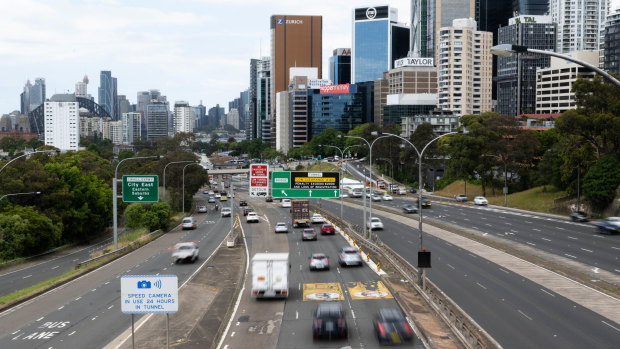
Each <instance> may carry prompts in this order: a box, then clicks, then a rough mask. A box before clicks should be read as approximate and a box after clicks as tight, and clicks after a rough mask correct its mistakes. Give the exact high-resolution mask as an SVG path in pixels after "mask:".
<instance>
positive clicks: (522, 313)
mask: <svg viewBox="0 0 620 349" xmlns="http://www.w3.org/2000/svg"><path fill="white" fill-rule="evenodd" d="M519 313H521V315H523V316H525V317H526V318H528V319H529V320H532V318H531V317H529V316H527V315H526V314H525V313H524V312H522V311H521V310H519Z"/></svg>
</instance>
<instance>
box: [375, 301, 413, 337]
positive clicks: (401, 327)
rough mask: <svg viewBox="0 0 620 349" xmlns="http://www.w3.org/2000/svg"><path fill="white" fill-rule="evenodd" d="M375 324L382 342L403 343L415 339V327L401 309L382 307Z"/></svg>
mask: <svg viewBox="0 0 620 349" xmlns="http://www.w3.org/2000/svg"><path fill="white" fill-rule="evenodd" d="M373 324H374V327H375V332H376V334H377V339H379V343H380V344H401V343H408V342H412V341H413V328H411V325H409V322H407V319H406V318H405V315H403V312H402V311H400V310H399V309H395V308H380V309H379V311H378V312H377V316H376V317H375V320H374V321H373Z"/></svg>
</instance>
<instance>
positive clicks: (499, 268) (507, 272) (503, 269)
mask: <svg viewBox="0 0 620 349" xmlns="http://www.w3.org/2000/svg"><path fill="white" fill-rule="evenodd" d="M498 269H499V270H501V271H503V272H504V273H506V274H510V273H509V272H507V271H506V270H504V269H502V268H498Z"/></svg>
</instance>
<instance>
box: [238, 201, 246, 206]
mask: <svg viewBox="0 0 620 349" xmlns="http://www.w3.org/2000/svg"><path fill="white" fill-rule="evenodd" d="M247 205H248V203H247V202H246V201H245V200H239V206H247Z"/></svg>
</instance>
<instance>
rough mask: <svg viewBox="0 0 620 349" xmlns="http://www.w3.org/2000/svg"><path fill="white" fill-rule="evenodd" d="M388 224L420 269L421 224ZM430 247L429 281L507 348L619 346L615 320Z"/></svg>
mask: <svg viewBox="0 0 620 349" xmlns="http://www.w3.org/2000/svg"><path fill="white" fill-rule="evenodd" d="M322 206H323V207H325V208H326V209H328V210H330V211H332V212H339V203H337V202H335V201H327V200H323V202H322ZM431 210H433V208H431ZM426 211H428V210H425V212H426ZM373 214H374V215H375V216H379V217H381V216H382V215H383V213H382V212H378V211H375V213H373ZM345 216H346V217H347V219H349V220H350V221H353V222H355V221H356V220H357V221H358V222H361V220H362V211H361V207H359V206H355V207H349V206H348V205H347V207H345ZM382 220H383V223H384V225H385V229H384V230H383V231H380V232H378V234H379V236H380V238H381V240H382V241H383V242H385V243H386V244H387V245H388V246H389V247H391V248H392V249H393V250H394V251H395V252H397V253H399V254H400V255H401V256H403V257H405V258H406V259H408V260H409V262H410V263H411V264H413V265H415V264H416V260H417V256H416V254H415V251H417V250H418V231H417V229H415V228H413V227H417V223H416V221H415V220H413V219H407V218H404V217H402V216H398V218H397V219H390V218H382ZM424 247H425V248H427V249H428V250H430V251H432V252H433V263H432V265H433V267H432V268H431V269H430V270H429V272H428V273H427V275H428V277H429V279H430V280H431V281H433V282H434V283H435V284H436V285H437V286H438V287H439V288H441V290H442V291H444V292H445V293H446V294H447V295H448V296H449V297H451V298H452V299H453V300H454V301H455V302H456V303H457V304H458V305H459V306H460V307H461V308H463V309H464V310H465V311H466V312H467V313H468V314H469V315H470V316H471V317H472V318H473V319H474V320H475V321H476V322H478V324H480V325H481V326H482V327H483V328H484V329H485V330H486V331H487V332H488V333H489V334H490V335H491V336H492V337H493V338H495V339H496V340H497V341H498V342H499V343H500V344H501V345H502V346H503V347H505V348H523V347H536V348H548V347H554V348H583V347H597V348H613V347H615V346H616V345H617V343H618V340H620V326H619V325H618V324H617V323H615V322H614V321H612V320H609V319H608V318H606V317H603V316H601V315H599V314H597V313H595V312H593V311H591V310H589V309H586V308H585V307H583V306H581V305H579V304H576V303H574V302H571V301H569V300H568V299H566V298H564V297H562V296H561V295H560V294H558V293H556V292H554V291H552V290H550V289H549V288H547V287H545V286H542V285H540V284H537V283H535V282H532V281H529V280H528V279H526V278H524V277H523V276H521V275H520V274H518V273H516V272H513V271H512V270H510V268H504V267H500V266H498V265H497V264H494V263H492V262H490V261H488V260H487V259H485V258H484V256H480V255H478V252H477V251H471V250H465V249H463V248H460V247H459V246H456V245H454V244H452V243H451V242H450V241H446V240H443V239H440V238H437V237H435V236H433V235H425V239H424ZM532 267H535V266H532ZM597 297H602V298H601V299H607V298H605V297H608V296H606V295H603V294H597Z"/></svg>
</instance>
